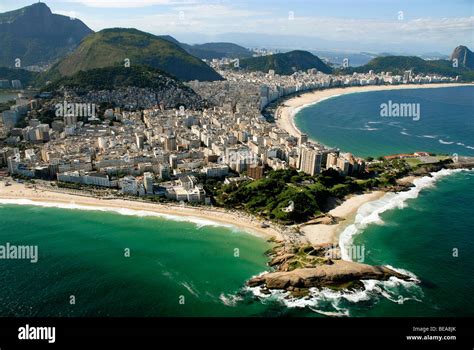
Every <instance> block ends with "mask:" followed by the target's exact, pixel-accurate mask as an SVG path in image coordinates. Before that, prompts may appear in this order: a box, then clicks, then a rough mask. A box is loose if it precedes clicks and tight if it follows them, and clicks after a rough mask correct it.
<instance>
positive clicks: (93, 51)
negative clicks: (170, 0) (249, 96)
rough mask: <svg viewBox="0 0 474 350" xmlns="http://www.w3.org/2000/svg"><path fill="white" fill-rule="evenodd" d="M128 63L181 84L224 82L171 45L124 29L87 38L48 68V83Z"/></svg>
mask: <svg viewBox="0 0 474 350" xmlns="http://www.w3.org/2000/svg"><path fill="white" fill-rule="evenodd" d="M127 63H129V64H130V65H148V66H151V67H154V68H157V69H160V70H162V71H164V72H166V73H168V74H171V75H173V76H175V77H177V78H178V79H180V80H201V81H215V80H222V79H223V78H222V77H221V76H220V75H219V74H218V73H217V72H216V71H214V70H213V69H212V68H211V67H209V66H208V65H207V64H205V63H204V62H202V61H201V60H200V59H198V58H197V57H194V56H192V55H190V54H189V53H187V52H186V51H185V50H184V49H183V48H181V47H180V46H179V45H177V44H175V43H173V42H172V41H170V40H165V39H163V38H160V37H158V36H155V35H153V34H149V33H145V32H141V31H139V30H137V29H124V28H112V29H104V30H101V31H100V32H97V33H93V34H90V35H89V36H87V37H86V38H85V39H84V40H83V41H82V42H81V44H80V45H79V47H77V49H76V50H74V52H72V54H70V55H68V56H67V57H65V58H64V59H62V60H61V61H59V62H58V63H57V64H56V65H54V66H53V67H52V68H51V70H50V72H49V74H48V79H49V80H52V79H55V78H59V77H61V76H71V75H73V74H75V73H77V72H79V71H87V70H90V69H94V68H103V67H109V66H116V65H122V66H124V65H126V64H127Z"/></svg>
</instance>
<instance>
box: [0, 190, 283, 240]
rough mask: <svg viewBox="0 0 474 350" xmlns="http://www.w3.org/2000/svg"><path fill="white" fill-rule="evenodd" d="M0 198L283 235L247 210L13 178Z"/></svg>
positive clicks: (261, 234)
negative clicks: (101, 194)
mask: <svg viewBox="0 0 474 350" xmlns="http://www.w3.org/2000/svg"><path fill="white" fill-rule="evenodd" d="M0 200H7V201H8V200H13V201H16V202H12V203H5V202H4V203H2V202H1V201H0V204H7V205H8V204H12V205H40V206H44V207H57V208H63V209H77V210H96V211H106V212H111V213H117V214H121V212H120V211H121V210H130V211H132V215H137V216H138V215H142V216H156V217H160V218H162V219H165V220H171V221H187V222H191V223H195V224H200V222H199V221H201V223H202V221H203V220H204V221H205V225H209V226H212V225H213V224H214V226H222V227H226V228H230V229H232V228H237V229H239V230H241V231H244V232H246V233H248V234H253V235H257V236H259V237H261V238H264V239H267V240H268V239H272V238H273V239H276V240H283V238H284V237H283V235H282V233H281V232H280V231H279V230H278V229H277V228H276V227H274V225H272V224H270V227H268V228H262V227H261V224H262V223H263V221H260V220H258V219H257V218H254V217H252V216H250V215H247V214H246V213H243V212H237V211H235V212H234V211H230V210H226V209H220V208H215V207H214V208H203V207H195V208H194V207H181V206H179V205H169V204H159V203H151V202H149V203H148V202H142V201H133V200H126V199H101V198H94V197H89V196H81V195H77V194H70V193H66V192H56V191H48V190H47V189H44V188H36V189H34V188H28V187H26V186H25V185H24V184H18V183H16V182H14V181H13V182H11V186H8V187H6V186H5V184H4V183H3V182H2V181H0ZM28 202H31V203H28ZM133 212H134V213H133Z"/></svg>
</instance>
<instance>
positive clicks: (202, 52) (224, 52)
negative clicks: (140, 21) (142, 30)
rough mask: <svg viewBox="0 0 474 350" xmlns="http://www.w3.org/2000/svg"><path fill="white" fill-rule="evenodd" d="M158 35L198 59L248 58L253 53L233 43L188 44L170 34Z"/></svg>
mask: <svg viewBox="0 0 474 350" xmlns="http://www.w3.org/2000/svg"><path fill="white" fill-rule="evenodd" d="M159 37H160V38H161V39H165V40H168V41H171V42H172V43H174V44H177V45H179V46H181V47H182V48H183V49H185V50H186V51H187V52H188V53H189V54H190V55H193V56H196V57H198V58H200V59H206V60H211V59H213V58H249V57H252V55H253V53H252V51H250V50H249V49H246V48H245V47H243V46H240V45H237V44H233V43H223V42H219V43H206V44H196V45H188V44H184V43H181V42H179V41H178V40H176V39H175V38H173V37H172V36H170V35H160V36H159Z"/></svg>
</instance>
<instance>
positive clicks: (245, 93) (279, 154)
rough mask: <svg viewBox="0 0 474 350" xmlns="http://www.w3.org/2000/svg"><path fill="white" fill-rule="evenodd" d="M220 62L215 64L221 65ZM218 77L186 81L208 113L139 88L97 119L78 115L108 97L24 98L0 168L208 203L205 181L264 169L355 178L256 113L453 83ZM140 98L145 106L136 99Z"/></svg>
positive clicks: (6, 121) (9, 120)
mask: <svg viewBox="0 0 474 350" xmlns="http://www.w3.org/2000/svg"><path fill="white" fill-rule="evenodd" d="M220 63H222V62H219V61H213V62H212V63H211V64H212V65H214V66H215V67H216V68H218V67H220V66H221V64H220ZM223 63H225V62H223ZM219 73H220V74H221V75H222V76H223V77H225V79H226V80H225V81H216V82H198V81H193V82H189V83H188V86H189V87H191V88H192V89H193V90H194V91H195V92H196V93H197V94H199V95H200V96H201V97H202V98H203V100H205V101H208V104H209V108H204V109H189V108H188V109H185V108H184V106H182V107H179V108H164V107H163V103H161V102H162V101H158V100H156V99H155V98H152V97H150V98H149V97H147V96H148V95H147V93H145V92H143V91H142V92H143V93H142V94H141V96H140V98H135V97H138V96H135V95H137V94H138V95H140V91H141V90H140V91H139V90H134V89H129V92H130V94H129V97H133V96H135V97H133V98H132V99H130V101H129V102H130V103H128V106H127V107H128V108H109V109H106V110H105V111H103V113H102V115H101V119H99V118H97V116H96V115H95V113H94V115H92V116H91V115H88V114H87V113H85V114H84V113H79V114H78V113H75V112H74V111H76V110H77V111H81V110H82V111H84V110H85V111H87V110H91V111H92V110H94V109H93V108H91V106H93V107H94V108H95V106H98V105H100V103H103V102H107V103H110V104H113V102H114V101H115V100H116V97H114V92H113V91H111V92H107V93H105V92H100V93H95V94H94V93H89V94H86V95H84V96H76V95H74V94H67V93H66V94H65V96H64V101H59V100H57V99H51V96H50V95H48V94H46V95H44V94H43V95H36V96H35V97H34V96H32V95H20V96H19V97H18V98H17V100H16V101H15V104H14V105H12V106H11V107H10V110H7V111H4V112H3V113H2V114H1V116H2V118H1V119H0V120H1V123H0V130H1V131H2V132H1V133H0V137H2V135H3V137H2V138H3V139H4V141H5V144H6V147H3V148H2V149H1V150H0V165H1V166H4V167H7V168H8V172H9V173H10V175H17V176H24V177H28V178H42V179H49V180H57V181H60V182H63V183H70V184H77V185H88V186H96V187H100V188H110V189H115V190H117V191H120V192H121V193H123V194H126V195H139V196H151V195H160V196H163V197H166V198H168V199H172V200H176V201H190V202H206V201H208V198H207V195H206V192H205V190H204V188H203V186H202V184H201V183H200V181H199V180H198V179H199V178H202V176H204V177H205V178H216V179H222V180H224V179H225V178H237V179H238V178H247V177H248V178H251V179H260V178H262V177H264V176H265V175H264V174H265V170H266V169H288V168H294V169H297V170H299V171H302V172H304V173H306V174H308V175H316V174H320V173H321V172H322V171H324V170H326V169H334V170H336V171H338V172H340V174H342V175H357V174H361V173H363V172H364V171H365V163H364V161H363V160H362V159H359V158H355V157H353V156H352V155H351V154H345V153H340V151H339V150H337V149H329V148H327V147H325V146H324V145H321V144H318V143H314V142H311V141H310V140H308V136H307V135H305V134H300V135H299V136H297V135H290V134H289V133H288V132H287V131H285V130H282V129H280V128H279V127H278V126H277V124H276V123H275V122H274V121H268V120H267V119H266V118H265V117H264V116H263V115H262V111H263V110H264V109H265V108H266V107H267V106H268V105H269V104H271V103H272V102H274V101H277V100H278V99H280V98H282V97H285V96H291V95H294V94H299V93H303V92H305V91H309V90H314V89H326V88H333V87H345V86H364V85H379V84H405V83H432V82H449V81H454V79H451V78H444V77H435V76H419V75H418V76H413V74H411V72H407V74H404V75H403V76H393V75H392V74H390V73H389V72H387V73H382V74H374V73H373V72H369V73H367V74H357V73H354V74H351V75H338V76H336V75H327V74H322V73H321V72H317V71H316V70H315V69H310V70H308V71H307V72H301V71H300V72H295V73H294V74H292V75H289V76H280V75H278V74H275V72H274V71H269V72H268V73H262V72H252V73H248V72H243V71H239V70H220V71H219ZM8 83H9V82H8ZM1 84H3V85H5V86H6V84H7V82H4V81H0V85H1ZM19 84H21V82H12V83H11V85H10V83H9V84H8V86H9V87H10V86H17V87H18V86H20V85H19ZM3 85H2V86H3ZM117 98H118V97H117ZM138 100H140V101H142V102H140V103H138V104H137V103H134V102H133V101H138ZM68 104H72V105H73V106H76V105H77V106H79V107H86V108H83V109H73V112H72V113H62V114H61V113H57V112H58V109H57V108H58V106H61V107H62V106H63V105H65V106H67V105H68ZM46 110H50V111H53V112H55V118H54V120H51V122H50V123H43V122H40V120H39V119H38V115H39V113H44V111H46ZM63 112H64V111H63ZM275 117H276V118H277V119H278V115H276V116H275ZM20 122H22V123H20ZM19 124H23V125H21V126H20V125H19Z"/></svg>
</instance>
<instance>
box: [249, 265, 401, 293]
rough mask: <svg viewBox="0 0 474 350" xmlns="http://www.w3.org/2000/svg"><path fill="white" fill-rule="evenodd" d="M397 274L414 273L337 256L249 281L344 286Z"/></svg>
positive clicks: (287, 285) (291, 285)
mask: <svg viewBox="0 0 474 350" xmlns="http://www.w3.org/2000/svg"><path fill="white" fill-rule="evenodd" d="M390 277H397V278H400V279H403V280H409V279H410V277H409V276H406V275H403V274H401V273H398V272H396V271H394V270H391V269H389V268H387V267H384V266H371V265H367V264H360V263H356V262H351V261H344V260H334V261H332V264H325V265H320V266H317V267H314V268H306V269H295V270H293V271H288V272H270V273H267V274H264V275H262V276H258V277H254V278H252V279H251V280H250V281H248V283H247V284H248V285H249V286H250V287H256V286H262V285H264V286H265V287H266V288H267V289H286V290H292V289H294V288H300V289H301V288H312V287H325V286H341V285H344V284H347V283H349V282H355V281H360V280H368V279H375V280H384V281H385V280H388V279H389V278H390Z"/></svg>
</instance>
